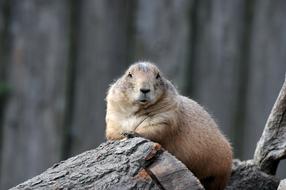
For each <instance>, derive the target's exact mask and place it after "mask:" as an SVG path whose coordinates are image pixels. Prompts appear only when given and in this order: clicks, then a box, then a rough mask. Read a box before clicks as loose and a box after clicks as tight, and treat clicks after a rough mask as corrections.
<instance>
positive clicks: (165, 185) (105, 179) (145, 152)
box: [12, 138, 203, 190]
mask: <svg viewBox="0 0 286 190" xmlns="http://www.w3.org/2000/svg"><path fill="white" fill-rule="evenodd" d="M95 188H96V189H158V190H162V189H166V190H167V189H170V190H171V189H177V190H184V189H192V190H202V189H203V188H202V186H201V185H200V183H199V181H198V180H197V178H195V177H194V176H193V174H192V173H191V172H190V171H189V170H188V169H187V168H186V167H185V166H184V165H183V164H182V163H181V162H180V161H178V160H177V159H176V158H175V157H174V156H172V155H171V154H169V153H168V152H166V151H164V150H163V149H162V148H161V146H160V145H159V144H157V143H153V142H151V141H149V140H146V139H143V138H132V139H127V140H123V141H109V142H106V143H103V144H101V145H100V146H99V147H98V148H96V149H95V150H90V151H87V152H84V153H82V154H80V155H78V156H75V157H72V158H70V159H68V160H66V161H63V162H60V163H57V164H55V165H54V166H53V167H51V168H49V169H48V170H47V171H45V172H44V173H42V174H40V175H39V176H36V177H34V178H32V179H30V180H28V181H26V182H24V183H22V184H20V185H18V186H16V187H14V188H12V189H13V190H17V189H18V190H20V189H95Z"/></svg>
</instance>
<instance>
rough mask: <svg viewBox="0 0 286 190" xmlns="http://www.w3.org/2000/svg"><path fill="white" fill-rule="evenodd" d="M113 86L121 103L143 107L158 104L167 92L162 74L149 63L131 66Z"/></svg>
mask: <svg viewBox="0 0 286 190" xmlns="http://www.w3.org/2000/svg"><path fill="white" fill-rule="evenodd" d="M113 86H114V88H115V91H117V96H118V95H119V97H120V100H121V101H122V100H123V101H128V103H131V104H132V105H138V106H143V107H145V106H148V105H151V104H154V103H156V102H157V101H158V100H159V99H160V98H161V97H162V96H163V94H164V93H165V91H166V83H165V80H164V79H163V78H162V73H161V72H160V70H159V69H158V68H157V67H156V66H155V65H153V64H152V63H149V62H138V63H135V64H133V65H131V66H130V67H129V68H128V69H127V71H126V72H125V74H124V75H123V76H122V77H121V78H120V79H119V80H118V81H117V82H116V83H115V84H114V85H113ZM118 91H120V92H118ZM119 97H117V98H119Z"/></svg>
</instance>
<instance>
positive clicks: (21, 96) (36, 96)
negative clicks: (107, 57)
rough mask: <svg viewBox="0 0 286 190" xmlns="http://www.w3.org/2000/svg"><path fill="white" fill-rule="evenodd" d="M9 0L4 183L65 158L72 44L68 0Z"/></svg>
mask: <svg viewBox="0 0 286 190" xmlns="http://www.w3.org/2000/svg"><path fill="white" fill-rule="evenodd" d="M9 3H10V4H11V13H10V20H11V23H10V25H11V27H9V28H7V30H9V35H11V36H9V37H10V40H11V41H9V47H10V52H9V60H7V61H8V62H9V64H7V67H9V70H8V71H9V72H8V73H7V85H9V89H10V91H9V99H7V104H6V107H5V110H4V111H5V113H4V115H3V126H2V127H3V140H2V144H1V145H2V151H3V154H2V158H1V159H2V160H1V161H2V162H1V184H0V189H7V188H9V187H11V186H13V185H15V183H19V182H21V181H23V180H26V179H28V178H30V177H32V176H34V175H36V174H38V173H39V172H41V171H43V170H44V169H46V168H47V167H48V166H49V165H50V164H51V163H53V162H56V161H59V160H61V141H62V140H61V134H62V126H63V121H64V112H65V79H66V78H65V77H66V67H67V64H68V47H69V43H68V35H66V34H67V33H68V29H69V26H68V23H69V12H68V4H67V1H58V0H51V1H48V2H47V1H45V0H30V1H22V0H11V2H9ZM1 64H2V62H1ZM51 79H52V80H51Z"/></svg>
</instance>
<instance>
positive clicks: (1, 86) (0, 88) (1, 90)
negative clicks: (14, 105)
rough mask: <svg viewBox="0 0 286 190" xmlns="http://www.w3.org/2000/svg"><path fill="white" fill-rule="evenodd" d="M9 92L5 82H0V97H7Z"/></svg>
mask: <svg viewBox="0 0 286 190" xmlns="http://www.w3.org/2000/svg"><path fill="white" fill-rule="evenodd" d="M9 91H10V86H9V85H8V84H7V83H6V82H3V81H0V97H1V96H5V95H7V94H8V93H9Z"/></svg>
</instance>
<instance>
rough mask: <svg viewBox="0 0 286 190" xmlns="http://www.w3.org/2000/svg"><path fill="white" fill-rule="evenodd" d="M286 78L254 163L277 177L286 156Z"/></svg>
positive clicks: (258, 145) (256, 151) (257, 148)
mask: <svg viewBox="0 0 286 190" xmlns="http://www.w3.org/2000/svg"><path fill="white" fill-rule="evenodd" d="M285 139H286V78H285V81H284V84H283V86H282V89H281V91H280V93H279V96H278V98H277V100H276V102H275V104H274V106H273V108H272V111H271V113H270V116H269V118H268V120H267V122H266V126H265V128H264V131H263V134H262V136H261V138H260V140H259V141H258V143H257V147H256V150H255V154H254V162H255V163H256V164H257V166H258V167H259V168H260V169H261V170H262V171H264V172H265V173H267V174H271V175H275V173H276V170H277V166H278V164H279V161H280V160H281V159H283V158H285V156H286V140H285Z"/></svg>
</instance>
